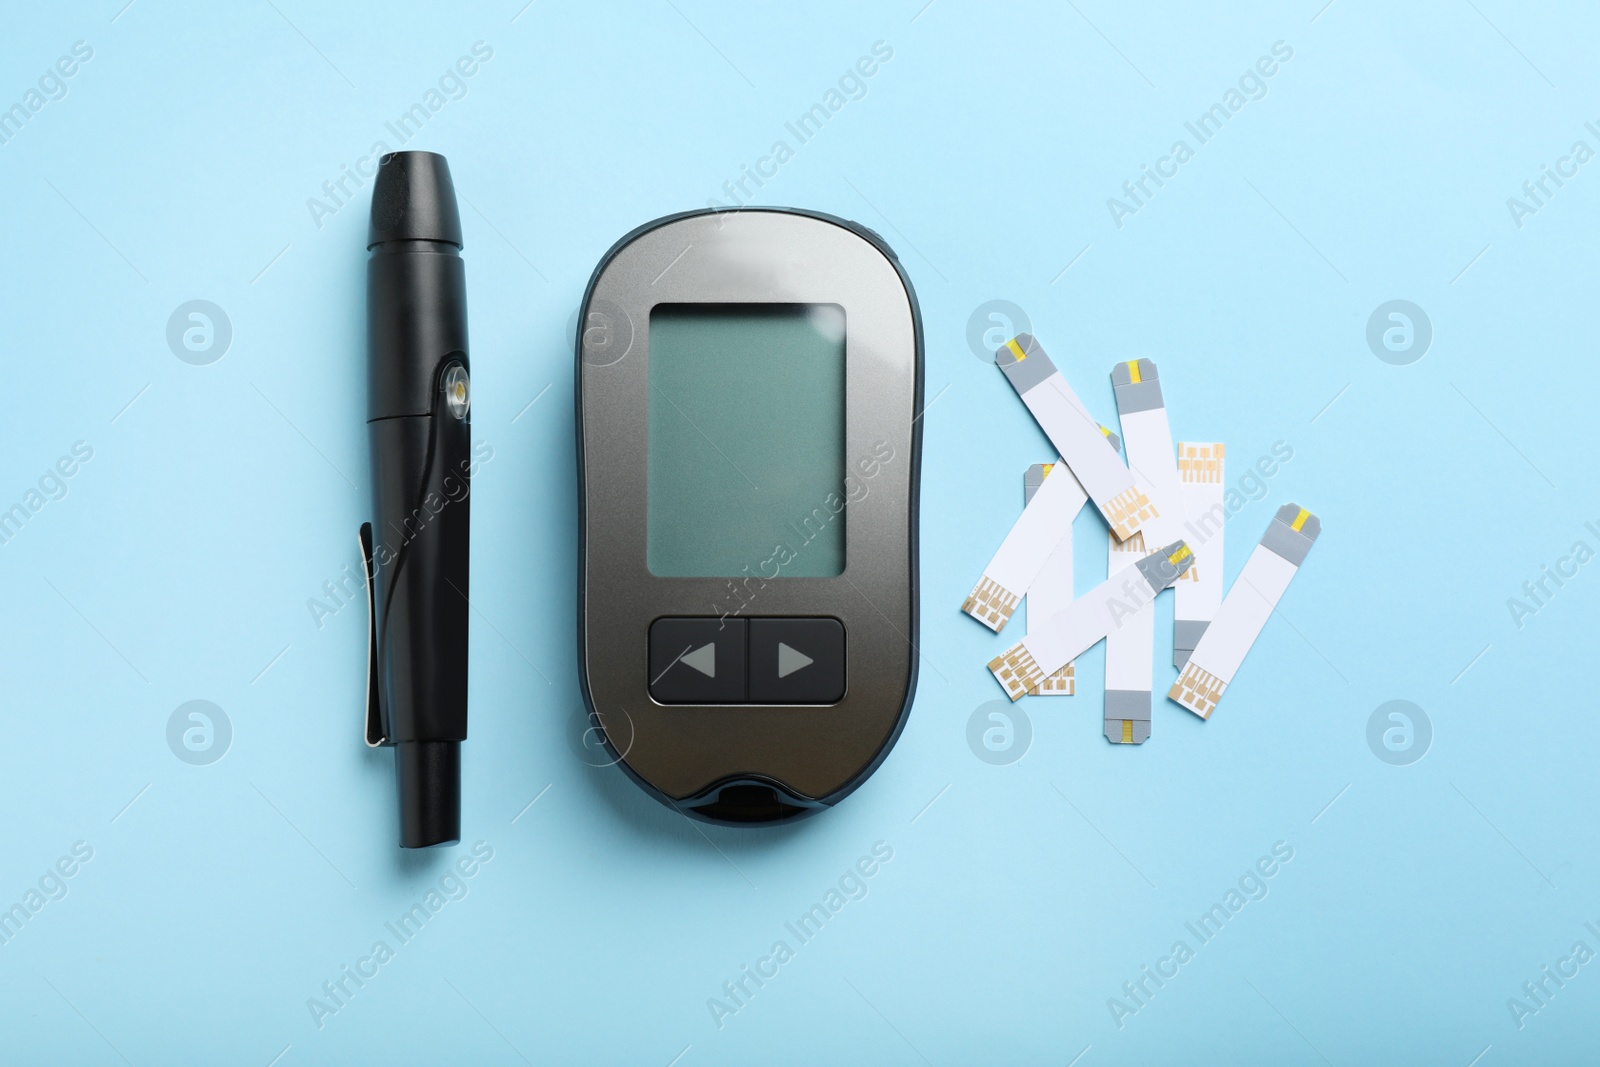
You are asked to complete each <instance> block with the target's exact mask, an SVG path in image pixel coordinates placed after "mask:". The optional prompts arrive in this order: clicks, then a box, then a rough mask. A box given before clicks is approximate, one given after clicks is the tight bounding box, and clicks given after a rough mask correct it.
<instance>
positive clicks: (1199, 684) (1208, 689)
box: [1167, 660, 1228, 719]
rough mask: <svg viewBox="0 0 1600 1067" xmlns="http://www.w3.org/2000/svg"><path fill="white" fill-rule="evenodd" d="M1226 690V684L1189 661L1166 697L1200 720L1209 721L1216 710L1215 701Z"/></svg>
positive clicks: (1219, 698) (1192, 661)
mask: <svg viewBox="0 0 1600 1067" xmlns="http://www.w3.org/2000/svg"><path fill="white" fill-rule="evenodd" d="M1226 688H1228V683H1227V682H1224V681H1223V680H1222V679H1221V678H1218V677H1217V676H1216V675H1214V674H1211V673H1210V672H1208V671H1203V670H1201V669H1200V668H1199V667H1197V666H1195V663H1194V660H1190V661H1189V663H1188V665H1187V666H1185V667H1184V668H1183V673H1182V674H1181V675H1179V676H1178V680H1177V682H1175V683H1174V684H1173V686H1172V689H1171V691H1170V692H1168V693H1167V696H1168V697H1169V698H1170V699H1172V700H1176V701H1177V702H1178V703H1180V704H1182V705H1183V706H1184V707H1186V708H1188V709H1189V710H1190V711H1192V712H1194V713H1195V714H1196V715H1198V716H1200V717H1201V718H1202V719H1209V718H1211V713H1212V712H1213V711H1215V710H1217V701H1219V700H1221V699H1222V691H1223V690H1224V689H1226Z"/></svg>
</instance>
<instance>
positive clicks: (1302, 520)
mask: <svg viewBox="0 0 1600 1067" xmlns="http://www.w3.org/2000/svg"><path fill="white" fill-rule="evenodd" d="M1310 517H1311V512H1309V511H1307V510H1306V509H1305V508H1301V509H1300V514H1298V515H1296V516H1295V517H1294V521H1293V522H1291V523H1290V524H1289V529H1291V530H1293V531H1294V532H1295V533H1299V532H1300V528H1301V527H1302V526H1304V525H1305V524H1306V520H1307V519H1309V518H1310Z"/></svg>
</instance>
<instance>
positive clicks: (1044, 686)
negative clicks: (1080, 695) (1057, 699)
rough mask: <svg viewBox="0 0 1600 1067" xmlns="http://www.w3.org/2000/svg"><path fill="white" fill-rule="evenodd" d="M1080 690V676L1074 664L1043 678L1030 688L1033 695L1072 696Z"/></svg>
mask: <svg viewBox="0 0 1600 1067" xmlns="http://www.w3.org/2000/svg"><path fill="white" fill-rule="evenodd" d="M1077 691H1078V676H1077V672H1076V671H1075V670H1074V669H1073V666H1072V664H1070V663H1069V664H1067V665H1066V666H1065V667H1062V668H1061V669H1060V670H1059V671H1056V673H1054V674H1052V675H1050V676H1049V677H1047V678H1045V679H1043V680H1042V681H1040V682H1039V684H1038V685H1035V686H1034V687H1033V688H1032V689H1029V690H1028V695H1029V696H1031V697H1037V696H1055V695H1057V694H1059V695H1061V696H1068V697H1070V696H1072V695H1074V694H1075V693H1077Z"/></svg>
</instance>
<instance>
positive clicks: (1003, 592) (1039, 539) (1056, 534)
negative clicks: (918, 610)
mask: <svg viewBox="0 0 1600 1067" xmlns="http://www.w3.org/2000/svg"><path fill="white" fill-rule="evenodd" d="M1035 466H1036V467H1038V468H1039V469H1040V470H1041V472H1042V473H1041V474H1040V475H1039V483H1040V484H1039V487H1038V490H1037V492H1035V493H1032V494H1028V493H1027V491H1026V488H1024V496H1025V498H1026V503H1025V504H1024V505H1023V508H1022V517H1021V518H1020V519H1018V520H1017V522H1016V525H1014V526H1012V527H1011V532H1010V533H1008V534H1006V537H1005V540H1004V541H1002V542H1000V548H999V550H998V551H996V552H995V554H994V558H993V559H991V560H990V561H989V565H988V566H987V567H985V568H984V569H983V577H981V578H979V579H978V584H977V585H975V586H973V587H972V592H970V593H968V594H967V599H966V600H964V601H962V604H961V610H962V611H964V612H966V613H967V614H968V615H971V616H972V617H973V618H974V619H977V620H978V621H979V622H981V623H983V624H984V625H985V626H987V627H988V628H989V629H991V630H993V631H994V632H995V633H999V632H1000V631H1001V630H1002V629H1003V628H1004V627H1005V624H1006V622H1007V621H1008V620H1010V618H1011V615H1012V613H1013V612H1015V611H1016V610H1017V603H1018V601H1020V600H1021V599H1022V597H1023V595H1024V594H1026V593H1027V592H1028V591H1029V589H1030V588H1031V586H1032V585H1033V582H1034V579H1035V577H1036V576H1037V575H1038V573H1039V571H1040V569H1041V568H1043V567H1044V565H1045V561H1046V560H1047V559H1049V558H1050V553H1051V552H1052V551H1053V550H1054V549H1055V547H1056V543H1057V542H1058V541H1060V540H1061V538H1062V535H1063V534H1067V535H1069V536H1070V533H1071V530H1072V520H1073V519H1075V518H1077V517H1078V512H1079V511H1080V510H1082V509H1083V505H1084V502H1085V501H1086V500H1087V499H1088V497H1087V496H1085V495H1084V492H1083V487H1082V486H1080V485H1079V484H1078V482H1077V479H1075V478H1074V477H1073V476H1072V472H1071V471H1070V470H1068V469H1067V468H1066V466H1065V465H1062V464H1055V463H1043V464H1036V465H1035ZM1051 470H1054V471H1055V474H1054V475H1053V476H1051V477H1046V476H1045V475H1046V474H1047V473H1049V472H1050V471H1051Z"/></svg>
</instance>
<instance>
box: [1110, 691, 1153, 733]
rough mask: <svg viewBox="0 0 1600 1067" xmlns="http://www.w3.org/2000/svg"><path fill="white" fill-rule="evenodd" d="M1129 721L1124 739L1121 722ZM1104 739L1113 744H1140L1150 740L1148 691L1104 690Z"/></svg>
mask: <svg viewBox="0 0 1600 1067" xmlns="http://www.w3.org/2000/svg"><path fill="white" fill-rule="evenodd" d="M1124 722H1126V723H1129V724H1130V726H1129V730H1128V734H1127V736H1126V740H1124V735H1123V733H1122V724H1123V723H1124ZM1105 730H1106V740H1107V741H1110V742H1111V743H1112V744H1114V745H1121V744H1129V743H1131V744H1135V745H1142V744H1144V743H1145V742H1146V741H1148V740H1150V692H1149V690H1146V689H1107V690H1106V717H1105Z"/></svg>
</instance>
